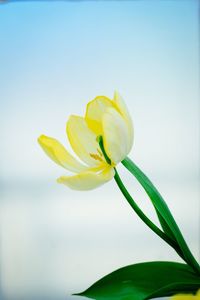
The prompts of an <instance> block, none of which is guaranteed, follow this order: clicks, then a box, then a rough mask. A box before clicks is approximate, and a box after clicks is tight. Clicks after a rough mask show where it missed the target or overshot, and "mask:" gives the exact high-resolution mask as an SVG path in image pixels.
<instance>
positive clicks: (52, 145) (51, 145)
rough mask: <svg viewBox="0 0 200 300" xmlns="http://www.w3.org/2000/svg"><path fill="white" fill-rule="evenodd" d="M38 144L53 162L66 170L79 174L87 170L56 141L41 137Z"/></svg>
mask: <svg viewBox="0 0 200 300" xmlns="http://www.w3.org/2000/svg"><path fill="white" fill-rule="evenodd" d="M38 143H39V144H40V146H41V147H42V149H43V150H44V152H45V153H46V154H47V155H48V156H49V157H50V158H51V159H52V160H53V161H55V162H56V163H57V164H58V165H60V166H62V167H64V168H65V169H68V170H69V171H72V172H77V173H78V172H81V171H83V170H85V169H86V168H87V167H86V166H84V165H82V164H81V163H79V162H78V161H77V160H76V159H75V158H74V157H73V156H72V155H71V154H70V153H69V152H68V151H67V150H66V149H65V148H64V147H63V145H62V144H61V143H60V142H58V141H57V140H56V139H54V138H51V137H48V136H45V135H41V136H40V137H39V138H38Z"/></svg>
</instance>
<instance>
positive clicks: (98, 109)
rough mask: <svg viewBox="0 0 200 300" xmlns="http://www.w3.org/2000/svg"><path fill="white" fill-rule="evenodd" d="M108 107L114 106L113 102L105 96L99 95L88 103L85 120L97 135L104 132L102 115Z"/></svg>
mask: <svg viewBox="0 0 200 300" xmlns="http://www.w3.org/2000/svg"><path fill="white" fill-rule="evenodd" d="M108 107H113V102H112V101H111V100H110V99H109V98H107V97H104V96H98V97H96V98H95V99H94V100H92V101H90V102H89V103H88V104H87V108H86V113H85V120H86V122H87V124H88V127H89V128H90V129H91V130H92V131H93V132H94V133H95V134H96V135H101V134H102V116H103V114H104V113H105V111H106V109H107V108H108Z"/></svg>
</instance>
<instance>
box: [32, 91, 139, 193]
mask: <svg viewBox="0 0 200 300" xmlns="http://www.w3.org/2000/svg"><path fill="white" fill-rule="evenodd" d="M66 132H67V136H68V139H69V142H70V145H71V147H72V149H73V151H74V152H75V154H76V155H77V156H78V158H79V159H80V160H77V159H76V158H75V157H74V156H72V155H71V154H70V153H69V152H68V151H67V150H66V149H65V148H64V146H63V145H62V144H61V143H60V142H59V141H57V140H56V139H54V138H52V137H48V136H45V135H41V136H40V137H39V138H38V142H39V144H40V145H41V147H42V148H43V150H44V151H45V153H46V154H47V155H48V156H49V157H50V158H51V159H52V160H53V161H54V162H56V163H57V164H58V165H60V166H62V167H64V168H65V169H67V170H69V171H71V172H74V173H75V175H73V176H61V177H60V178H58V180H57V181H58V182H59V183H62V184H64V185H66V186H68V187H69V188H71V189H74V190H90V189H94V188H97V187H98V186H101V185H102V184H104V183H106V182H108V181H109V180H111V179H112V178H113V177H114V175H115V166H116V165H117V164H118V163H119V162H121V161H122V160H123V159H124V158H125V157H126V156H127V155H128V153H129V152H130V150H131V148H132V144H133V125H132V121H131V117H130V115H129V112H128V110H127V108H126V105H125V103H124V101H123V99H122V97H121V96H120V95H119V94H118V93H117V92H115V94H114V98H113V100H111V99H109V98H107V97H105V96H98V97H96V98H95V99H94V100H92V101H90V102H89V103H88V104H87V107H86V113H85V117H80V116H75V115H71V116H70V117H69V120H68V121H67V126H66ZM100 140H101V141H103V148H102V147H100Z"/></svg>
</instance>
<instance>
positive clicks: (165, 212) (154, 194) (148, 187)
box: [122, 157, 200, 274]
mask: <svg viewBox="0 0 200 300" xmlns="http://www.w3.org/2000/svg"><path fill="white" fill-rule="evenodd" d="M122 164H123V165H124V166H125V167H126V168H127V169H128V170H129V172H131V174H133V175H134V176H135V178H136V179H137V180H138V181H139V183H140V184H141V185H142V187H143V188H144V190H145V191H146V193H147V195H148V196H149V198H150V199H151V201H152V203H153V205H154V207H155V208H156V210H158V211H159V213H160V214H161V215H162V216H163V217H164V219H165V221H166V222H167V224H168V226H169V227H170V228H171V230H172V232H173V234H174V237H175V239H176V240H175V242H176V245H178V246H179V248H180V249H181V252H182V253H183V256H182V258H183V259H184V260H185V261H186V262H187V263H188V265H190V266H191V267H192V268H193V269H194V270H195V272H197V273H198V274H200V266H199V264H198V262H197V261H196V259H195V258H194V256H193V255H192V253H191V251H190V249H189V247H188V245H187V243H186V241H185V239H184V237H183V235H182V233H181V231H180V229H179V227H178V225H177V224H176V222H175V220H174V217H173V216H172V214H171V212H170V210H169V208H168V206H167V204H166V202H165V201H164V199H163V198H162V196H161V195H160V193H159V192H158V191H157V189H156V188H155V186H154V185H153V184H152V182H151V181H150V180H149V179H148V177H147V176H146V175H145V174H144V173H143V172H142V171H141V170H140V169H139V168H138V167H137V166H136V165H135V164H134V163H133V162H132V161H131V159H130V158H128V157H127V158H126V159H124V160H123V161H122ZM179 255H180V253H179Z"/></svg>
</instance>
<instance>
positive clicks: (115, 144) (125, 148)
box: [103, 108, 130, 164]
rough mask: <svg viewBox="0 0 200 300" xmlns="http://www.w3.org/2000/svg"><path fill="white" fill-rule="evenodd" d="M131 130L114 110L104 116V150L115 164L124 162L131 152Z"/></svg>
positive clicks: (108, 111)
mask: <svg viewBox="0 0 200 300" xmlns="http://www.w3.org/2000/svg"><path fill="white" fill-rule="evenodd" d="M129 139H130V138H129V130H128V127H127V124H126V122H125V120H124V118H123V117H122V116H121V115H120V113H118V112H117V111H116V110H115V109H114V108H108V109H107V111H106V113H105V114H104V115H103V142H104V148H105V151H106V153H107V155H108V157H109V158H110V159H111V161H112V162H113V163H115V164H117V163H118V162H120V161H122V160H123V159H124V158H125V157H126V156H127V154H128V153H129V151H130V145H129V142H130V140H129Z"/></svg>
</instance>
